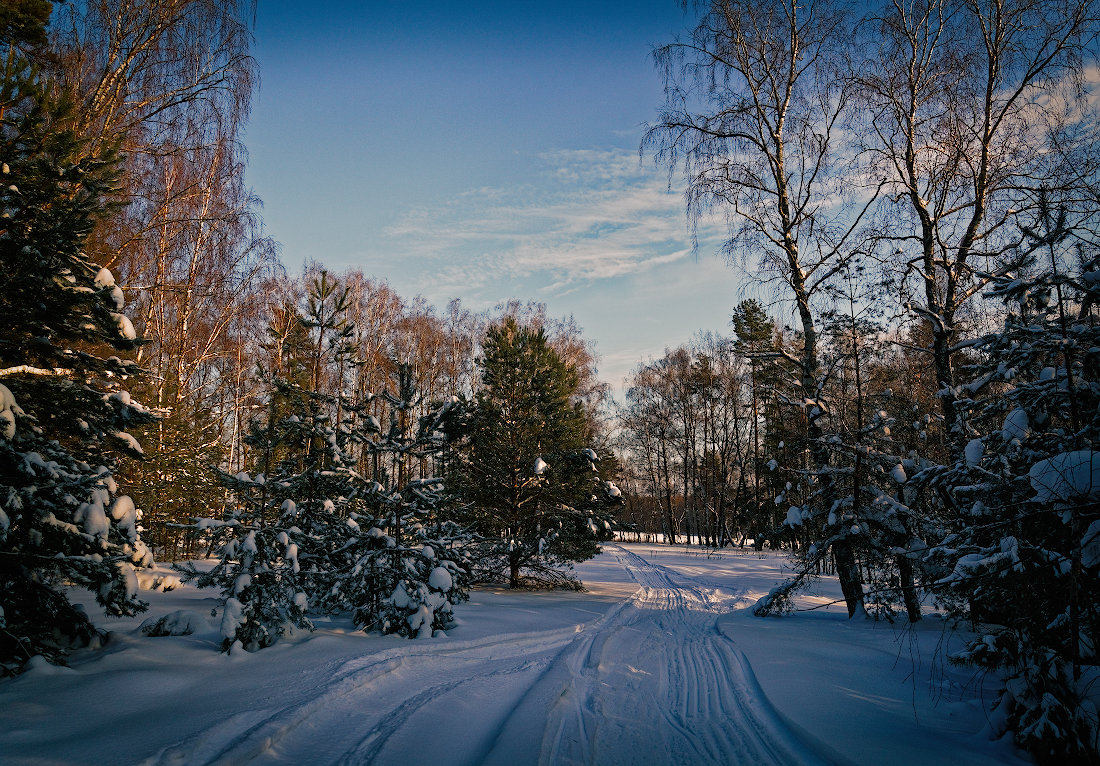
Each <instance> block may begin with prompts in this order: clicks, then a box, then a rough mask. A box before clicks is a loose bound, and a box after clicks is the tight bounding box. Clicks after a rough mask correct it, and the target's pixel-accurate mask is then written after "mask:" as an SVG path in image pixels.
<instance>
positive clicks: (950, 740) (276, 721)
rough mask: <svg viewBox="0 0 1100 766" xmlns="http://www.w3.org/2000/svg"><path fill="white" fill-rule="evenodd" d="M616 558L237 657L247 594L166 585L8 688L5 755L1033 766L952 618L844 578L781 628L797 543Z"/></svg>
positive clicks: (617, 551)
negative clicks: (946, 654)
mask: <svg viewBox="0 0 1100 766" xmlns="http://www.w3.org/2000/svg"><path fill="white" fill-rule="evenodd" d="M604 548H605V552H604V553H603V554H602V555H600V556H598V557H597V558H595V559H593V560H591V561H589V562H585V563H582V564H579V565H578V566H577V568H576V571H577V574H578V575H579V576H580V577H581V578H582V579H583V580H584V582H585V585H586V586H587V588H588V590H587V591H586V592H584V593H575V592H561V591H541V592H526V593H522V592H521V593H513V592H510V591H506V590H500V589H495V588H478V589H474V591H473V592H472V593H471V599H470V601H469V602H468V603H466V604H462V605H460V606H459V607H458V608H457V609H456V614H457V616H458V618H459V624H458V625H457V626H456V627H455V628H454V629H452V630H450V631H449V632H448V635H447V640H445V641H444V640H440V639H438V638H436V639H431V640H424V641H409V640H407V639H401V638H397V637H393V636H389V637H382V636H378V635H364V634H363V633H361V632H358V631H355V630H354V629H353V626H352V623H351V620H350V617H348V616H324V615H321V616H318V617H317V619H316V624H317V626H318V629H317V630H316V631H315V632H313V633H307V632H299V633H295V634H294V635H292V636H290V637H288V638H287V639H286V640H284V641H281V642H279V643H278V644H276V645H275V646H273V647H271V648H269V649H264V650H262V651H260V652H257V653H248V652H245V651H243V650H241V648H240V647H237V648H235V649H234V650H233V651H232V653H231V655H230V656H226V655H225V654H221V653H219V652H218V648H219V647H220V644H221V640H222V636H223V635H225V636H229V637H232V635H233V632H234V630H235V627H236V624H237V621H238V620H239V619H240V617H241V611H240V606H241V605H240V603H239V602H237V601H236V600H235V599H230V601H229V604H228V608H227V609H226V610H224V614H225V617H224V620H223V622H222V628H221V629H218V628H217V627H215V626H216V625H217V620H216V619H212V620H210V621H209V622H208V621H207V620H206V618H204V617H202V615H208V614H210V612H211V609H215V610H220V609H221V608H220V607H218V606H217V601H216V594H215V593H213V592H210V591H200V590H197V589H195V588H193V587H181V588H177V589H174V590H172V591H170V592H168V593H163V592H159V591H158V592H143V593H142V598H144V599H146V600H149V601H150V602H151V603H152V608H151V613H150V614H148V615H143V616H139V617H132V618H118V619H115V620H113V621H112V622H111V623H110V627H111V628H112V630H113V631H114V632H113V633H112V634H111V636H110V638H109V640H108V642H107V648H106V650H105V651H80V652H77V653H76V654H75V655H74V656H73V658H72V669H71V670H69V669H58V668H54V667H53V666H49V665H46V664H45V663H43V662H42V661H41V660H35V661H34V662H32V663H31V667H30V670H28V672H26V673H25V674H24V675H22V676H20V677H18V678H16V679H13V680H4V681H0V753H3V757H2V759H0V760H3V762H4V764H5V766H31V764H39V763H67V764H76V763H79V764H87V765H88V766H95V765H96V764H118V763H124V764H142V765H148V766H154V765H155V764H168V763H180V764H199V763H233V764H276V763H283V764H285V763H310V764H318V765H322V766H323V765H324V764H335V763H377V764H388V763H413V762H425V760H426V759H425V758H419V757H418V755H425V754H432V757H433V758H435V759H436V760H438V758H439V757H442V758H443V759H444V760H445V761H446V762H448V763H485V764H515V765H516V766H521V765H522V764H534V763H600V764H604V763H611V764H622V763H655V764H656V763H670V762H678V763H692V764H731V763H757V764H761V765H763V764H816V763H837V764H856V763H891V764H903V765H909V764H913V765H916V766H925V765H927V766H931V765H932V764H941V763H944V762H955V763H960V764H961V763H965V764H968V766H993V764H1003V765H1004V766H1021V765H1022V764H1025V763H1028V762H1029V761H1028V760H1027V759H1025V758H1024V757H1022V756H1021V755H1019V754H1018V753H1017V752H1016V751H1014V750H1013V749H1012V747H1011V746H1010V745H1009V744H1007V743H1006V742H1005V741H991V740H989V739H988V736H987V734H986V729H987V714H986V712H985V710H984V707H983V704H984V703H985V702H988V701H989V700H990V699H991V696H990V691H991V689H992V687H993V685H992V683H990V684H989V685H986V686H983V684H982V682H981V680H980V679H977V678H975V677H973V675H972V673H971V671H968V670H964V669H960V668H956V667H953V666H949V665H947V664H946V663H945V662H944V661H943V660H942V655H941V656H939V657H937V656H936V655H935V650H936V647H937V645H938V644H940V643H941V642H942V643H943V644H944V646H943V649H944V650H945V651H951V650H953V649H956V648H959V646H961V643H962V637H960V636H956V635H954V634H951V633H945V632H944V631H943V624H942V622H941V621H939V620H937V619H927V620H925V621H923V622H922V623H920V624H918V625H917V626H916V627H915V628H913V629H912V630H907V629H905V628H904V627H901V626H899V625H890V624H887V623H872V622H869V621H863V620H860V621H850V620H848V619H847V615H846V612H845V610H844V605H843V602H842V601H841V602H840V603H834V602H836V601H838V600H839V598H840V595H839V587H838V586H837V584H836V581H835V579H830V578H823V579H822V581H821V582H820V583H819V585H818V586H816V588H817V589H816V590H815V591H813V592H811V593H809V594H808V595H804V596H802V597H800V601H799V602H798V605H799V606H800V607H801V608H803V609H812V611H800V612H796V613H795V614H794V615H793V616H791V617H786V618H781V619H774V618H769V619H761V618H757V617H753V616H752V615H751V610H750V609H749V608H748V607H750V606H751V605H752V604H753V603H755V602H756V600H757V599H759V598H760V597H762V596H763V595H765V594H766V593H767V592H768V590H770V589H771V587H772V586H773V585H774V584H775V583H776V582H778V581H780V580H782V579H783V578H784V577H785V576H786V575H787V574H788V573H789V568H788V564H787V562H786V558H785V557H784V556H782V555H776V554H773V553H764V554H756V553H755V552H752V551H751V550H748V551H728V550H727V551H724V552H721V553H717V554H715V553H713V552H706V551H702V550H699V549H689V548H684V547H682V546H680V547H675V548H670V547H667V546H656V545H643V544H606V545H605V546H604ZM210 565H211V563H210V562H206V563H200V566H210ZM82 593H83V592H80V591H78V592H76V594H75V595H77V596H78V599H79V600H81V601H82V602H83V603H85V604H87V605H88V606H87V608H88V609H89V612H90V613H92V614H93V615H96V614H99V613H98V612H96V611H95V608H94V607H93V606H92V601H91V597H90V596H89V595H88V594H83V596H81V594H82ZM181 610H186V611H189V612H191V615H190V616H188V617H187V618H184V617H182V616H179V615H177V616H176V617H174V618H172V619H171V620H169V621H168V622H169V623H172V624H176V625H180V624H182V623H183V622H187V623H191V622H192V620H193V622H194V625H193V627H194V630H193V632H192V633H191V634H189V635H166V636H162V637H158V638H150V637H147V636H145V635H143V634H142V633H141V631H140V630H139V625H140V624H141V623H142V622H144V620H145V618H146V617H152V618H157V617H158V616H159V617H168V616H171V615H173V613H176V612H179V611H181ZM415 617H416V616H415V615H414V620H415ZM420 617H421V619H424V618H425V617H426V615H420ZM97 619H98V620H102V618H98V617H97ZM226 626H228V629H227V627H226ZM428 628H429V630H430V625H429V626H428ZM419 629H420V631H421V633H424V632H425V631H424V625H423V624H421V625H420V626H419ZM983 694H984V695H985V697H984V700H983V698H982V695H983ZM93 700H100V701H109V704H89V701H93ZM120 721H122V722H125V721H131V722H133V721H136V722H139V725H133V726H129V725H119V722H120ZM439 754H443V755H439Z"/></svg>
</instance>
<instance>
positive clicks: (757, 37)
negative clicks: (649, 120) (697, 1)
mask: <svg viewBox="0 0 1100 766" xmlns="http://www.w3.org/2000/svg"><path fill="white" fill-rule="evenodd" d="M702 5H703V14H702V19H701V21H700V22H699V24H698V26H697V27H696V28H695V30H694V32H693V34H692V36H691V38H690V40H685V41H678V42H675V43H672V44H670V45H666V46H664V47H662V48H659V49H657V51H656V53H655V56H656V61H657V65H658V68H659V69H660V71H661V73H662V75H663V76H664V80H665V92H666V102H665V105H664V108H663V110H662V111H661V114H660V118H659V120H658V121H657V123H656V124H655V125H653V126H651V127H650V129H649V130H648V132H647V133H646V136H645V139H644V142H643V148H653V149H655V150H656V154H657V158H658V160H659V161H660V162H663V163H665V164H667V165H668V167H669V168H670V170H675V169H676V168H680V169H682V171H683V181H684V184H685V186H686V197H687V208H688V213H689V216H690V217H691V219H692V220H693V221H698V220H699V219H700V217H701V216H702V215H703V214H704V213H707V212H709V211H713V210H718V211H720V212H722V213H724V214H725V215H726V216H727V219H728V221H729V226H730V238H729V240H728V242H727V245H726V249H727V252H728V253H729V254H730V255H731V256H743V257H744V258H745V260H746V261H747V263H748V265H749V268H750V269H751V270H752V272H754V273H757V274H763V273H766V274H769V275H771V277H772V278H774V279H776V280H777V281H778V282H779V283H780V284H781V285H782V286H783V287H784V291H783V292H784V296H783V297H784V298H786V299H789V300H791V301H792V302H793V303H794V307H795V311H796V313H797V316H798V319H799V322H800V328H799V329H800V332H801V349H800V353H799V354H798V357H797V359H795V360H794V361H795V362H796V363H797V366H798V370H799V377H800V380H799V383H800V384H801V390H802V401H801V404H802V406H803V407H805V409H806V414H807V421H806V423H807V426H806V445H807V447H806V448H807V450H808V453H809V454H808V457H809V465H807V466H806V468H807V469H811V474H812V475H813V476H815V477H816V479H817V482H818V485H819V486H818V494H819V502H820V505H821V506H822V507H823V510H824V512H826V513H828V511H829V510H830V507H831V506H832V502H833V495H834V492H833V488H832V486H831V477H830V475H829V472H828V470H827V468H828V466H829V450H828V447H827V445H826V443H825V441H824V438H823V436H824V432H823V428H822V419H823V418H824V417H825V416H826V412H827V407H826V406H825V405H824V402H823V400H822V398H821V391H822V388H823V385H824V382H825V381H824V377H823V375H822V370H821V367H820V359H819V338H818V336H819V326H818V325H819V320H818V318H817V317H816V315H815V311H816V309H815V301H816V300H817V299H818V296H819V295H820V294H821V292H822V291H823V289H824V288H825V287H826V286H827V285H828V284H829V281H830V280H831V279H832V278H833V277H834V276H835V274H836V273H837V270H838V269H839V268H840V267H841V266H842V264H843V263H844V262H845V260H846V258H847V257H848V255H849V254H850V252H851V250H853V249H854V246H853V245H852V243H851V237H852V234H853V232H854V230H855V227H856V225H857V223H858V221H859V219H860V216H861V213H862V210H864V209H865V208H866V205H867V204H869V203H866V204H864V205H863V206H862V207H860V206H858V205H857V206H856V207H855V208H853V207H852V206H851V205H841V204H839V202H840V200H842V199H843V198H844V197H845V196H850V194H847V195H846V191H851V182H852V175H851V171H852V169H851V167H850V166H848V165H847V164H846V160H847V159H849V158H847V157H845V156H844V154H843V152H842V151H840V150H839V149H840V148H842V147H838V145H837V139H838V135H839V134H840V125H841V124H842V118H843V117H844V115H845V113H846V109H847V107H848V106H849V103H850V94H849V92H848V88H847V79H846V78H845V77H844V76H843V69H842V64H843V63H844V55H845V45H846V44H847V43H849V41H850V40H851V36H850V35H851V29H852V24H851V16H850V14H848V13H847V12H846V9H845V8H844V7H843V6H841V5H838V4H833V3H832V2H830V1H829V0H811V2H805V3H799V2H796V1H795V0H782V1H781V2H773V3H755V2H740V1H739V0H711V2H708V3H705V4H702ZM864 192H865V195H866V197H870V198H873V196H874V192H875V190H874V189H871V190H869V191H868V190H864ZM866 197H865V198H866ZM841 524H843V522H842V521H841ZM832 551H833V556H834V558H835V561H836V565H837V572H838V574H839V576H840V581H841V587H842V589H843V591H844V597H845V601H846V602H847V605H848V611H849V614H850V615H856V614H861V613H862V612H863V593H862V586H861V584H860V573H859V567H858V565H857V562H856V559H855V556H854V553H853V551H852V548H851V545H850V544H849V542H848V541H847V539H846V538H845V537H844V536H843V535H839V534H838V535H836V536H835V542H834V543H833V545H832Z"/></svg>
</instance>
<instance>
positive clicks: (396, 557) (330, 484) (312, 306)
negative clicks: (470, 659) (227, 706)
mask: <svg viewBox="0 0 1100 766" xmlns="http://www.w3.org/2000/svg"><path fill="white" fill-rule="evenodd" d="M347 306H348V301H347V291H346V290H344V289H343V288H340V287H339V285H338V284H337V282H336V281H335V280H333V279H331V278H330V277H329V275H328V274H326V273H325V272H323V271H322V272H320V274H318V275H317V277H316V278H315V279H314V280H313V282H312V285H311V287H310V291H309V295H308V297H307V301H306V303H305V305H304V306H303V307H302V310H301V312H300V313H299V314H297V316H298V322H297V323H298V325H299V327H300V329H301V330H303V331H304V333H303V332H297V331H294V332H289V331H287V324H286V319H287V317H286V312H285V310H284V309H280V310H279V311H277V312H276V317H275V323H273V325H272V336H273V337H276V336H278V337H281V338H283V340H282V341H280V343H279V351H278V358H277V359H276V360H275V363H274V364H273V367H274V368H275V369H279V370H283V371H285V372H288V373H290V374H291V375H294V378H291V379H286V378H281V377H271V378H269V379H268V384H269V388H270V390H269V393H268V398H269V402H270V406H269V408H268V412H267V417H266V419H265V420H264V421H260V422H257V423H254V424H253V427H252V430H251V432H250V434H249V436H248V437H247V442H248V445H249V446H250V448H251V449H252V452H253V454H254V455H255V462H256V466H257V468H262V469H263V472H256V473H255V474H254V475H252V476H250V475H249V474H248V473H245V472H241V473H239V474H237V475H236V476H230V475H227V474H223V477H222V481H223V484H224V485H225V486H226V487H227V488H229V489H230V490H231V492H232V496H233V498H234V499H233V502H231V503H230V504H229V505H228V506H227V507H226V509H225V515H224V517H223V518H222V519H220V520H212V519H203V520H200V521H199V522H198V527H199V528H200V529H203V530H206V529H213V530H215V539H216V541H217V542H218V544H220V550H221V556H222V558H221V561H220V562H219V563H218V564H217V565H216V566H215V567H214V568H213V569H212V570H211V571H209V572H205V573H203V572H200V571H198V570H197V569H196V568H195V567H194V566H193V565H184V566H183V567H181V568H180V569H181V571H183V572H184V575H185V579H187V580H195V581H197V582H198V584H199V585H200V587H219V588H221V590H222V597H223V600H224V602H225V611H224V616H223V620H222V636H223V644H222V648H223V650H224V651H232V650H233V649H234V648H235V647H239V648H243V649H245V650H248V651H255V650H258V649H262V648H264V647H266V646H270V645H271V644H273V643H275V642H276V641H277V640H278V639H279V638H281V637H283V636H285V635H287V634H288V632H289V631H290V630H292V629H293V628H295V627H296V628H300V629H307V630H309V629H312V623H311V622H310V620H309V617H308V616H307V612H308V611H309V610H310V609H311V608H314V609H321V610H327V611H351V612H352V613H353V618H354V620H355V621H356V623H357V624H358V625H360V626H361V627H363V628H365V629H368V630H381V631H383V632H395V633H400V634H402V635H407V636H418V635H431V632H432V631H433V630H438V629H445V628H447V627H450V624H451V621H452V618H451V608H452V606H453V604H455V603H457V602H458V601H461V600H463V599H465V598H466V585H465V582H466V577H467V575H466V571H467V570H466V567H465V564H464V558H463V555H464V554H463V553H462V551H461V548H460V547H458V546H456V542H457V540H458V538H459V537H460V536H459V535H458V534H457V533H456V530H455V528H454V525H453V524H448V523H446V522H444V521H442V520H441V519H439V518H438V515H437V514H436V512H435V508H436V505H437V503H438V501H439V498H440V497H441V491H442V486H441V481H440V480H439V479H436V478H425V477H419V476H415V475H413V472H412V470H411V468H410V465H409V464H410V461H414V460H424V459H426V458H428V457H429V456H430V455H431V454H433V453H434V452H436V451H438V449H439V448H440V426H439V423H440V418H441V417H442V414H441V412H440V413H436V414H435V415H434V416H432V417H430V418H428V419H427V421H426V422H424V423H422V424H421V428H420V430H419V432H416V433H415V435H414V432H413V431H412V424H411V423H410V419H409V417H408V413H409V411H410V410H411V409H412V408H413V406H414V401H413V400H414V398H415V391H414V389H413V386H412V383H411V377H410V376H409V375H408V374H407V373H408V368H407V367H404V368H402V369H403V370H404V371H405V373H406V374H403V375H402V376H401V377H400V381H399V385H398V386H397V392H396V393H395V394H389V393H387V394H385V395H384V396H383V397H382V398H383V399H385V401H387V402H389V404H390V406H391V412H392V413H393V414H392V417H391V424H390V428H389V431H388V432H386V433H382V432H381V427H380V424H379V423H378V421H377V419H376V418H375V417H374V416H373V415H371V414H370V412H369V409H370V406H371V402H372V400H373V399H374V398H375V396H373V395H368V396H367V397H366V399H365V401H354V400H353V399H352V398H351V397H350V396H349V395H348V393H347V392H346V391H345V390H344V389H345V375H344V374H343V373H344V372H346V371H347V370H349V369H351V367H353V366H354V365H355V364H357V363H356V361H355V351H356V349H355V347H354V345H353V344H352V343H351V342H350V341H351V338H352V337H353V336H354V331H353V328H352V325H351V323H350V321H349V320H348V318H347ZM364 445H366V446H367V449H368V450H369V452H370V453H371V454H372V455H373V456H375V457H376V459H375V461H374V462H375V464H376V465H377V466H379V467H380V468H381V469H388V470H378V471H376V473H377V478H376V480H374V481H371V480H368V479H367V478H365V477H364V476H363V475H362V474H361V473H360V472H359V471H358V470H357V468H356V462H357V459H356V454H357V452H358V451H359V450H360V449H361V448H362V447H363V446H364ZM387 456H388V457H391V458H392V459H389V460H387ZM383 482H385V483H383Z"/></svg>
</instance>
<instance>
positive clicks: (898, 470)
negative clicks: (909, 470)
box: [890, 463, 909, 484]
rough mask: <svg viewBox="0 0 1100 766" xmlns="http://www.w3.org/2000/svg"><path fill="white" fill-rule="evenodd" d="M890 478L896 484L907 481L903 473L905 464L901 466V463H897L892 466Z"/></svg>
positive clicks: (907, 478)
mask: <svg viewBox="0 0 1100 766" xmlns="http://www.w3.org/2000/svg"><path fill="white" fill-rule="evenodd" d="M890 478H891V479H893V480H894V481H895V482H897V483H898V484H904V483H905V482H907V481H908V480H909V477H908V476H906V475H905V466H903V465H902V464H901V463H898V464H897V465H896V466H894V468H893V470H891V471H890Z"/></svg>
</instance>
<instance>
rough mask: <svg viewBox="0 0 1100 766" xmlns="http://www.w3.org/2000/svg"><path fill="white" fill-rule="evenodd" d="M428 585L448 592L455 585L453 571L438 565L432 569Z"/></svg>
mask: <svg viewBox="0 0 1100 766" xmlns="http://www.w3.org/2000/svg"><path fill="white" fill-rule="evenodd" d="M428 587H430V588H435V589H436V590H441V591H443V592H444V593H446V592H447V591H449V590H450V589H451V588H452V587H454V580H453V579H452V578H451V573H450V572H449V571H448V570H447V568H446V567H436V568H435V569H433V570H432V573H431V574H430V575H428Z"/></svg>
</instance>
